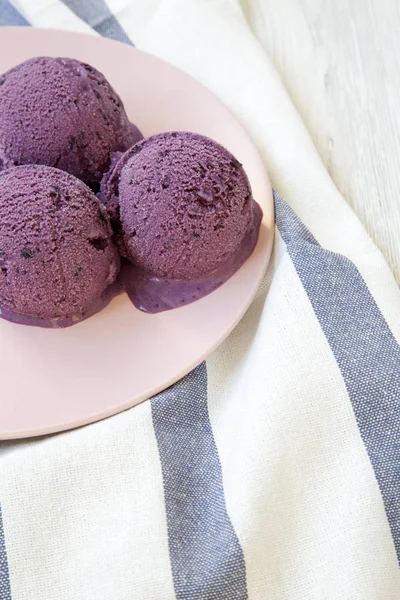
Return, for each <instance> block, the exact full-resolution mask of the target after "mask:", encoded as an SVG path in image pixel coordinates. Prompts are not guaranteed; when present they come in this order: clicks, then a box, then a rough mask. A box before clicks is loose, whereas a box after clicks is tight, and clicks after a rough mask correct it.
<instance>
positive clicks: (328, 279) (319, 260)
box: [274, 192, 400, 561]
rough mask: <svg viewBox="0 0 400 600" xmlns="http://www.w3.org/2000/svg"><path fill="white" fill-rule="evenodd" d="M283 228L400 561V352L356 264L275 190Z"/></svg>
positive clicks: (280, 223)
mask: <svg viewBox="0 0 400 600" xmlns="http://www.w3.org/2000/svg"><path fill="white" fill-rule="evenodd" d="M274 198H275V209H276V223H277V226H278V229H279V231H280V234H281V236H282V238H283V240H284V242H285V244H286V247H287V250H288V253H289V255H290V257H291V259H292V261H293V264H294V266H295V269H296V271H297V274H298V276H299V277H300V280H301V282H302V284H303V286H304V289H305V291H306V292H307V295H308V297H309V300H310V302H311V304H312V307H313V309H314V312H315V314H316V316H317V318H318V321H319V323H320V325H321V328H322V330H323V332H324V334H325V337H326V339H327V341H328V343H329V345H330V347H331V350H332V352H333V354H334V356H335V358H336V362H337V364H338V366H339V368H340V371H341V373H342V377H343V379H344V382H345V384H346V388H347V391H348V394H349V397H350V400H351V403H352V406H353V410H354V413H355V417H356V420H357V423H358V427H359V429H360V433H361V437H362V439H363V441H364V444H365V447H366V449H367V452H368V455H369V458H370V460H371V463H372V466H373V469H374V471H375V476H376V479H377V481H378V484H379V487H380V490H381V494H382V498H383V502H384V505H385V509H386V514H387V518H388V521H389V525H390V529H391V531H392V536H393V540H394V545H395V548H396V552H397V557H398V560H399V561H400V347H399V344H398V343H397V342H396V340H395V338H394V337H393V334H392V332H391V331H390V329H389V327H388V325H387V323H386V321H385V319H384V318H383V316H382V314H381V312H380V310H379V308H378V306H377V305H376V302H375V300H374V299H373V297H372V295H371V293H370V292H369V290H368V288H367V286H366V284H365V282H364V280H363V278H362V276H361V275H360V273H359V271H358V269H357V268H356V266H355V265H354V264H353V263H352V262H351V261H350V260H349V259H348V258H346V257H345V256H342V255H340V254H335V253H334V252H330V251H328V250H324V249H323V248H321V246H320V245H319V244H318V242H317V241H316V240H315V239H314V237H313V236H312V234H311V233H310V232H309V231H308V230H307V229H306V228H305V227H304V225H303V224H302V222H301V221H300V220H299V219H298V217H297V216H296V215H295V213H294V212H293V211H292V209H291V208H290V207H289V206H288V205H287V204H286V202H284V200H282V198H281V197H280V195H279V194H278V193H277V192H274Z"/></svg>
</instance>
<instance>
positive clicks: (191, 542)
mask: <svg viewBox="0 0 400 600" xmlns="http://www.w3.org/2000/svg"><path fill="white" fill-rule="evenodd" d="M151 409H152V416H153V426H154V431H155V435H156V438H157V443H158V449H159V453H160V459H161V468H162V474H163V480H164V495H165V506H166V514H167V524H168V536H169V552H170V559H171V566H172V575H173V579H174V586H175V593H176V597H177V598H178V599H179V600H189V599H190V600H227V599H228V598H232V599H233V598H234V599H235V600H245V599H247V597H248V596H247V588H246V568H245V563H244V558H243V552H242V549H241V547H240V544H239V541H238V538H237V535H236V533H235V531H234V529H233V526H232V523H231V520H230V518H229V515H228V513H227V510H226V504H225V498H224V489H223V483H222V470H221V464H220V460H219V456H218V450H217V447H216V444H215V441H214V436H213V432H212V429H211V423H210V418H209V415H208V407H207V371H206V366H205V363H202V364H201V365H200V366H199V367H197V368H196V369H195V370H194V371H192V372H191V373H189V375H187V376H186V377H184V378H183V379H182V380H181V381H179V382H178V383H176V384H175V385H174V386H173V387H171V388H169V389H168V390H166V391H164V392H162V393H161V394H159V395H158V396H156V397H155V398H153V399H152V400H151Z"/></svg>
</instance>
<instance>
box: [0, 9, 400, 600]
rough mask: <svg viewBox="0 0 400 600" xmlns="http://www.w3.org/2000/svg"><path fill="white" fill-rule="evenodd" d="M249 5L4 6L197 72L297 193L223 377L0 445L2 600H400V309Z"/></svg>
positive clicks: (220, 353) (225, 356) (216, 361)
mask: <svg viewBox="0 0 400 600" xmlns="http://www.w3.org/2000/svg"><path fill="white" fill-rule="evenodd" d="M248 3H249V4H251V0H248ZM241 4H242V5H245V4H246V2H245V0H243V2H242V3H240V2H238V1H237V0H88V1H82V2H80V1H79V0H64V1H63V2H62V1H61V0H37V1H35V2H31V1H30V0H13V1H12V2H10V1H8V0H0V23H1V24H3V25H32V26H40V27H56V28H67V29H73V30H77V31H82V32H85V31H86V32H90V33H93V34H95V35H96V34H103V35H107V36H109V37H114V38H116V39H120V40H122V41H125V42H128V43H129V42H132V43H134V44H135V45H136V46H137V47H138V48H140V49H143V50H146V51H148V52H150V53H152V54H155V55H157V56H160V57H162V58H163V59H165V60H167V61H169V62H171V63H172V64H174V65H176V66H177V67H180V68H181V69H183V70H185V71H187V72H189V73H190V74H191V75H193V76H194V77H196V78H197V79H198V80H199V81H201V82H203V83H204V84H205V85H206V86H208V87H209V88H210V89H211V90H213V91H214V92H215V93H216V94H217V95H218V96H219V97H220V98H221V99H222V100H223V101H224V102H225V103H226V104H227V105H228V106H229V107H230V109H231V110H232V111H233V112H234V113H235V114H236V115H237V117H238V119H239V120H240V121H241V122H242V123H243V124H244V125H245V127H246V128H247V130H248V132H249V134H250V135H251V136H252V138H253V140H254V142H255V143H256V144H257V146H258V148H259V149H260V152H261V154H262V156H263V158H264V159H265V164H266V166H267V168H268V171H269V173H270V176H271V179H272V183H273V185H274V188H275V189H276V190H277V191H278V192H279V194H276V215H277V232H276V245H275V253H274V256H273V259H272V261H271V265H270V268H269V269H268V273H267V275H266V278H265V281H264V283H263V285H262V287H261V289H260V291H259V293H258V296H257V298H256V299H255V300H254V302H253V304H252V306H251V308H250V309H249V310H248V312H247V314H246V315H245V317H244V318H243V319H242V321H241V323H240V324H239V326H238V327H237V328H236V329H235V331H234V332H233V333H232V334H231V335H230V337H229V338H228V339H227V340H226V341H225V343H224V344H222V346H221V347H220V348H219V349H218V350H217V351H216V352H215V353H214V354H213V355H212V356H211V357H209V358H208V359H207V361H206V363H203V364H202V365H200V366H199V367H198V368H197V369H196V370H195V371H194V372H193V373H191V374H190V375H189V376H187V377H186V378H185V379H184V380H182V381H181V382H179V383H178V384H176V385H175V386H173V388H171V389H170V390H167V391H166V392H164V393H162V394H160V395H159V396H158V397H157V398H155V399H153V400H151V401H148V402H145V403H143V404H141V405H140V406H138V407H136V408H134V409H132V410H129V411H127V412H124V413H123V414H120V415H117V416H115V417H113V418H110V419H107V420H105V421H103V422H100V423H97V424H94V425H91V426H88V427H84V428H82V429H79V430H76V431H71V432H67V433H63V434H59V435H54V436H49V437H47V438H44V439H38V440H30V441H22V442H17V443H2V444H0V506H1V509H0V599H1V600H10V599H11V598H12V600H103V599H104V600H110V599H112V600H132V599H133V598H135V599H138V600H173V599H174V598H179V599H184V600H200V599H201V600H230V599H234V600H236V599H246V598H248V599H249V600H322V599H324V600H339V599H340V600H345V599H348V600H398V599H399V598H400V572H399V567H398V557H399V556H400V407H399V402H400V347H399V340H400V294H399V290H398V287H397V285H396V283H395V281H394V278H393V276H392V274H391V272H390V270H389V268H388V266H387V265H386V263H385V261H384V259H383V257H382V256H381V254H380V253H379V251H378V250H377V249H376V247H375V246H374V244H373V243H372V241H371V240H370V238H369V237H368V235H367V234H366V232H365V231H364V229H363V227H362V226H361V225H360V223H359V222H358V220H357V218H356V217H355V215H354V214H353V213H352V211H351V210H350V208H349V207H348V206H347V204H346V203H345V201H344V200H343V198H342V197H341V196H340V194H339V192H338V191H337V189H336V188H335V186H334V185H333V183H332V181H331V179H330V177H329V175H328V173H327V172H326V170H325V168H324V166H323V164H322V162H321V160H320V158H319V156H318V154H317V152H316V150H315V148H314V146H313V144H312V142H311V140H310V138H309V135H308V133H307V131H306V129H305V127H304V126H303V123H302V122H301V119H300V118H299V115H298V114H297V113H296V110H295V109H294V107H293V105H292V103H291V101H290V99H289V97H288V95H287V93H286V92H285V90H284V88H283V86H282V84H281V82H280V80H279V78H278V76H277V74H276V73H275V71H274V68H273V66H272V64H271V62H270V60H269V58H268V56H267V55H266V53H265V51H264V49H263V48H262V46H261V44H260V43H259V41H258V40H257V39H256V38H255V37H254V35H253V33H252V32H251V30H250V28H249V26H248V23H247V22H246V18H245V15H244V13H243V10H242V9H243V7H242V6H241ZM253 8H254V7H253ZM253 17H254V15H253ZM0 35H1V30H0ZM280 196H282V198H284V199H285V201H286V202H287V203H288V204H286V203H285V201H283V200H282V199H281V197H280Z"/></svg>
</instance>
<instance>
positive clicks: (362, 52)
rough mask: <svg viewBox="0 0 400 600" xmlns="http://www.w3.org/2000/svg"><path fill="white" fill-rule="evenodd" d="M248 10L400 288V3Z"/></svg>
mask: <svg viewBox="0 0 400 600" xmlns="http://www.w3.org/2000/svg"><path fill="white" fill-rule="evenodd" d="M242 5H243V8H244V10H245V12H246V16H247V18H248V20H249V21H250V24H251V26H252V28H253V31H254V32H255V34H256V35H257V37H258V38H259V40H260V41H261V43H262V44H263V45H264V47H265V49H266V50H267V52H268V53H269V55H270V57H271V59H272V60H273V62H274V63H275V65H276V67H277V70H278V71H279V72H280V74H281V77H282V80H283V82H284V84H285V86H286V88H287V90H288V91H289V93H290V95H291V97H292V99H293V102H294V104H295V105H296V107H297V109H298V111H299V113H300V114H301V116H302V118H303V120H304V122H305V124H306V126H307V127H308V129H309V131H310V134H311V136H312V138H313V140H314V143H315V145H316V147H317V148H318V151H319V152H320V154H321V156H322V158H323V160H324V162H325V165H326V167H327V169H328V170H329V172H330V174H331V176H332V178H333V180H334V181H335V183H336V185H337V186H338V188H339V189H340V191H341V192H342V194H343V196H344V197H345V199H346V200H347V202H348V203H349V204H350V205H351V206H352V207H353V209H354V211H355V212H356V213H357V215H358V216H359V218H360V219H361V221H362V222H363V223H364V225H365V227H366V229H367V230H368V232H369V234H370V235H371V236H372V238H373V239H374V240H375V242H376V244H377V246H378V247H379V248H380V249H381V251H382V252H383V254H384V256H385V257H386V259H387V260H388V262H389V264H390V266H391V268H392V270H393V272H394V274H395V276H396V278H397V281H398V282H399V283H400V243H399V241H398V240H399V230H400V3H399V2H398V1H397V0H279V2H276V0H247V1H246V0H243V1H242Z"/></svg>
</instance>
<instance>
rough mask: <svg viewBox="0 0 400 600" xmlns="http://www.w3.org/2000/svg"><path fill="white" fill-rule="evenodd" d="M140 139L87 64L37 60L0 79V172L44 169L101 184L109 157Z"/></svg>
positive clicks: (106, 86)
mask: <svg viewBox="0 0 400 600" xmlns="http://www.w3.org/2000/svg"><path fill="white" fill-rule="evenodd" d="M141 138H142V135H141V133H140V131H139V130H138V129H137V127H136V126H134V125H132V124H131V123H130V122H129V120H128V117H127V115H126V113H125V109H124V106H123V104H122V101H121V99H120V98H119V96H118V95H117V94H116V92H115V90H114V89H113V88H112V87H111V85H110V84H109V83H108V81H107V80H106V78H105V77H104V76H103V75H102V74H101V73H100V72H99V71H97V70H96V69H95V68H94V67H92V66H90V65H88V64H86V63H82V62H79V61H78V60H73V59H69V58H49V57H38V58H32V59H30V60H27V61H26V62H24V63H21V64H19V65H18V66H16V67H14V68H13V69H11V70H9V71H8V72H7V73H5V74H3V75H1V76H0V168H3V169H5V168H8V167H12V166H15V165H23V164H42V165H48V166H51V167H56V168H58V169H62V170H64V171H67V172H69V173H71V174H73V175H75V176H76V177H79V178H80V179H82V180H83V181H85V182H87V183H94V182H99V181H100V179H101V177H102V174H103V172H104V171H106V170H107V168H108V167H109V163H110V153H111V152H115V151H118V150H121V151H124V150H126V149H127V148H129V147H130V146H132V144H135V143H136V142H137V141H138V140H140V139H141Z"/></svg>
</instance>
